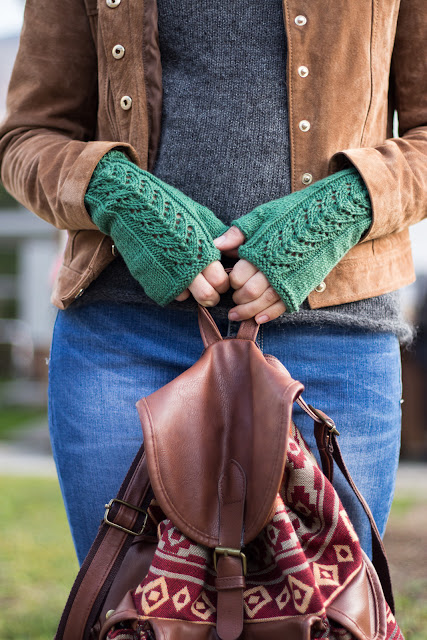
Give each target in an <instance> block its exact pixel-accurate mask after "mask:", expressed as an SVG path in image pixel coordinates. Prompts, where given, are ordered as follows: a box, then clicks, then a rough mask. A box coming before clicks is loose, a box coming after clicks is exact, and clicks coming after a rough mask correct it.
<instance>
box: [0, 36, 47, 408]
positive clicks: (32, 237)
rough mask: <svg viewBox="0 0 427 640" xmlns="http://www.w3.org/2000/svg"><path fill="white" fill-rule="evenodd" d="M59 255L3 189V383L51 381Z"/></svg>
mask: <svg viewBox="0 0 427 640" xmlns="http://www.w3.org/2000/svg"><path fill="white" fill-rule="evenodd" d="M18 43H19V38H18V37H17V36H14V37H9V38H1V39H0V119H1V120H2V119H3V118H4V116H5V113H6V105H5V101H6V92H7V86H8V83H9V78H10V74H11V71H12V67H13V62H14V59H15V56H16V52H17V49H18ZM57 253H58V240H57V232H56V230H55V229H54V228H53V227H52V226H51V225H49V224H47V223H46V222H44V221H43V220H40V219H39V218H37V216H35V215H34V214H33V213H30V212H29V211H28V210H27V209H25V208H24V207H22V206H21V205H19V204H18V203H16V202H15V201H14V200H13V199H12V198H11V197H10V196H9V195H8V194H7V193H6V192H5V191H4V188H3V187H2V186H1V185H0V375H1V376H2V377H6V378H7V377H10V376H14V375H15V376H16V375H18V376H21V377H22V376H26V377H30V378H31V377H33V378H40V377H45V375H46V373H45V371H46V366H45V365H44V366H42V365H41V363H44V361H45V357H46V356H47V354H48V351H49V344H50V338H51V333H52V324H53V318H54V312H53V309H52V307H51V305H50V303H49V298H50V282H49V274H50V273H51V270H52V265H53V263H54V260H55V257H56V255H57ZM12 395H13V394H12ZM3 399H4V398H3ZM6 400H7V398H6Z"/></svg>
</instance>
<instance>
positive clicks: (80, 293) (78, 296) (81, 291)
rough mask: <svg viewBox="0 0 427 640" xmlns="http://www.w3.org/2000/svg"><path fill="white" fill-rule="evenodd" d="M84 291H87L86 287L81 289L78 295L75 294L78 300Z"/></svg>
mask: <svg viewBox="0 0 427 640" xmlns="http://www.w3.org/2000/svg"><path fill="white" fill-rule="evenodd" d="M84 292H85V290H84V289H80V291H79V292H78V293H77V295H76V296H74V299H75V300H76V299H77V298H80V297H81V296H82V295H83V294H84Z"/></svg>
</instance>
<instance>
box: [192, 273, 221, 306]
mask: <svg viewBox="0 0 427 640" xmlns="http://www.w3.org/2000/svg"><path fill="white" fill-rule="evenodd" d="M188 288H189V289H190V291H191V293H192V294H193V297H194V299H195V300H197V302H198V303H199V304H201V305H202V306H203V307H214V306H215V305H216V304H218V302H219V293H218V292H217V291H215V289H214V288H213V286H212V285H210V284H209V282H208V281H207V280H206V278H205V276H204V275H203V274H202V273H199V275H197V276H196V277H195V278H194V280H193V282H192V283H191V284H190V285H189V286H188Z"/></svg>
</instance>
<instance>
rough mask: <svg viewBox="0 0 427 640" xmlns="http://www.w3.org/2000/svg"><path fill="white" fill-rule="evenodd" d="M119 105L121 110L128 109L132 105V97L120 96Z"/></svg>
mask: <svg viewBox="0 0 427 640" xmlns="http://www.w3.org/2000/svg"><path fill="white" fill-rule="evenodd" d="M120 106H121V108H122V109H123V111H129V109H130V108H131V106H132V98H131V97H130V96H122V97H121V98H120Z"/></svg>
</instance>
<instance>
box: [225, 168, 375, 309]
mask: <svg viewBox="0 0 427 640" xmlns="http://www.w3.org/2000/svg"><path fill="white" fill-rule="evenodd" d="M371 221H372V215H371V202H370V199H369V194H368V190H367V188H366V186H365V183H364V182H363V180H362V178H361V177H360V175H359V173H358V171H357V170H356V169H354V168H351V169H345V170H344V171H340V172H338V173H335V174H333V175H331V176H328V177H327V178H324V179H323V180H319V182H316V183H314V184H313V185H310V186H309V187H307V188H306V189H304V190H303V191H297V192H295V193H292V194H290V195H289V196H285V197H283V198H279V199H278V200H272V201H271V202H268V203H266V204H262V205H260V206H258V207H256V208H255V209H254V210H253V211H251V212H250V213H248V214H246V215H245V216H242V217H241V218H239V219H238V220H233V222H232V224H233V225H234V226H236V227H238V228H239V229H240V230H241V231H242V232H243V233H244V234H245V236H246V242H245V244H243V245H242V246H241V247H240V249H239V256H240V257H241V258H245V259H246V260H248V261H249V262H251V263H252V264H254V265H255V266H256V267H257V268H258V269H259V270H260V271H262V272H263V273H264V275H265V276H266V277H267V279H268V281H269V282H270V284H271V286H272V287H273V288H274V289H275V290H276V291H277V293H278V294H279V296H280V297H281V299H282V300H283V302H284V303H285V305H286V310H287V311H288V312H291V313H292V312H294V311H297V310H298V308H299V307H300V305H301V304H302V302H303V300H305V298H306V297H307V296H308V294H309V293H310V292H311V291H313V289H314V288H315V287H316V286H317V285H318V284H319V283H320V282H322V280H323V279H324V278H325V277H326V276H327V275H328V273H329V272H330V271H331V269H332V268H333V267H334V266H335V265H336V264H337V263H338V262H339V261H340V260H341V258H342V257H343V256H344V255H345V254H346V253H347V251H349V250H350V249H351V248H352V247H353V246H354V245H355V244H357V243H358V242H359V240H360V238H361V236H362V235H363V233H364V232H365V231H366V230H367V229H368V228H369V226H370V224H371Z"/></svg>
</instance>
